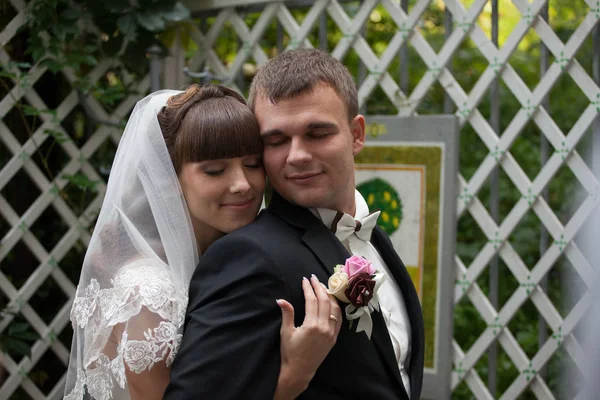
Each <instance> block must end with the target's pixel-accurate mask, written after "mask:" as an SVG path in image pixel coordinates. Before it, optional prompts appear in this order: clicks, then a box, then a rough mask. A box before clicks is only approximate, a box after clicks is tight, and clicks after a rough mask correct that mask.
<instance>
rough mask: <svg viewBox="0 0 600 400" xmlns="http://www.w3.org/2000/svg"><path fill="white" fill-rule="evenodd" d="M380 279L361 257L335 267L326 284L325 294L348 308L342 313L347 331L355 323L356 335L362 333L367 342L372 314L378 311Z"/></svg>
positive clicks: (370, 265) (371, 325)
mask: <svg viewBox="0 0 600 400" xmlns="http://www.w3.org/2000/svg"><path fill="white" fill-rule="evenodd" d="M382 280H383V275H382V274H378V273H377V270H376V269H375V267H373V265H372V264H371V262H370V261H369V260H367V259H365V258H363V257H360V256H352V257H350V258H349V259H347V260H346V263H345V264H344V265H339V264H338V265H336V266H335V268H334V273H333V275H331V276H330V277H329V281H328V282H327V291H328V292H329V293H330V294H332V295H334V296H335V297H336V298H337V299H338V300H340V301H342V302H344V303H346V304H348V305H347V306H346V309H345V313H346V318H347V319H348V321H350V328H352V325H353V323H354V321H355V320H358V324H357V326H356V332H362V331H364V332H365V333H366V334H367V337H368V338H369V340H370V339H371V332H372V331H373V321H372V320H371V313H372V312H373V311H374V310H377V311H379V299H378V298H377V290H378V289H379V287H380V286H381V282H382Z"/></svg>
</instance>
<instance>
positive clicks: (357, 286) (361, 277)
mask: <svg viewBox="0 0 600 400" xmlns="http://www.w3.org/2000/svg"><path fill="white" fill-rule="evenodd" d="M374 290H375V281H374V280H373V279H372V278H371V275H370V274H368V273H366V272H362V273H359V274H356V275H354V276H353V277H352V278H350V280H349V281H348V288H347V289H346V291H345V292H344V294H345V295H346V297H348V300H350V303H351V304H352V305H353V306H354V307H356V308H360V307H365V306H366V305H367V304H369V301H370V300H371V299H372V298H373V291H374Z"/></svg>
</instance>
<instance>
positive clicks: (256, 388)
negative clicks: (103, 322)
mask: <svg viewBox="0 0 600 400" xmlns="http://www.w3.org/2000/svg"><path fill="white" fill-rule="evenodd" d="M371 243H373V245H374V246H375V247H376V248H377V250H378V251H379V253H380V254H381V256H382V258H383V260H384V261H385V263H386V264H387V265H388V267H389V269H390V271H391V273H392V275H393V278H394V279H395V280H396V282H397V283H398V286H399V288H400V290H401V292H402V295H403V296H404V301H405V303H406V307H407V311H408V315H409V318H410V324H411V330H412V347H411V358H410V368H409V375H410V382H411V397H410V400H416V399H418V398H419V397H420V394H421V385H422V380H423V356H424V331H423V329H424V328H423V318H422V314H421V307H420V304H419V300H418V298H417V294H416V291H415V289H414V287H413V285H412V282H411V280H410V277H409V275H408V272H407V271H406V268H405V267H404V265H403V263H402V261H401V260H400V258H399V257H398V255H397V254H396V252H395V251H394V249H393V247H392V243H391V242H390V240H389V238H388V237H387V235H386V234H385V233H384V232H383V231H382V230H381V229H380V228H378V227H377V228H376V229H375V230H374V232H373V236H372V238H371ZM348 257H350V254H349V253H348V252H347V251H346V249H345V248H344V246H343V245H342V244H341V243H340V241H339V240H337V238H336V237H335V235H334V234H333V233H332V232H331V231H330V230H329V229H328V228H327V227H325V226H324V225H323V223H322V222H321V221H319V220H318V219H317V218H316V217H315V216H314V215H313V214H312V213H311V212H310V211H308V210H307V209H305V208H301V207H297V206H295V205H292V204H290V203H289V202H287V201H285V200H284V199H283V198H281V197H280V196H279V195H278V194H277V193H274V194H273V199H272V201H271V204H270V206H269V208H268V209H267V210H265V211H263V212H261V213H260V215H259V216H258V218H257V220H256V221H255V222H254V223H252V224H250V225H248V226H246V227H243V228H241V229H239V230H237V231H235V232H233V233H231V234H229V235H227V236H225V237H223V238H222V239H219V240H218V241H216V242H215V243H214V244H213V245H212V246H210V248H209V249H208V251H207V252H206V253H205V254H204V255H203V257H202V260H201V261H200V264H199V265H198V268H197V269H196V271H195V273H194V276H193V278H192V281H191V284H190V291H189V305H188V311H187V316H186V322H185V330H184V335H183V341H182V344H181V348H180V350H179V353H178V355H177V356H176V357H175V361H174V363H173V366H172V369H171V381H170V383H169V386H168V388H167V390H166V392H165V398H166V399H187V398H190V399H192V398H193V399H204V398H211V399H217V400H225V399H236V400H238V399H272V398H273V394H274V392H275V387H276V386H277V379H278V376H279V368H280V351H279V346H280V336H279V329H280V327H281V311H280V309H279V307H278V306H277V304H276V302H275V300H276V299H280V298H283V299H286V300H288V301H290V302H291V303H292V305H293V306H294V309H295V311H296V312H295V319H296V321H295V322H296V325H301V324H302V321H303V319H304V295H303V292H302V285H301V281H302V277H309V276H310V275H311V274H315V275H316V276H317V277H318V278H319V280H320V281H321V282H327V280H328V278H329V276H330V275H331V274H332V273H333V268H334V266H335V265H336V264H343V263H344V262H345V260H346V259H347V258H348ZM341 306H342V309H343V307H344V305H341ZM372 318H373V333H372V336H371V340H369V339H368V338H367V336H366V334H365V333H364V332H361V333H357V332H356V331H355V329H348V323H347V321H346V320H345V319H344V323H343V325H342V329H341V330H340V333H339V335H338V338H337V343H336V345H335V346H334V348H333V349H332V350H331V352H330V353H329V354H328V356H327V357H326V358H325V360H324V361H323V363H322V364H321V366H320V367H319V369H318V370H317V373H316V374H315V376H314V378H313V379H312V381H311V383H310V385H309V387H308V389H307V390H306V391H305V392H304V393H303V394H302V395H301V396H300V397H299V398H300V399H340V400H341V399H382V400H385V399H402V400H409V399H408V396H407V394H406V391H405V390H404V387H403V384H402V380H401V378H400V372H399V371H398V366H397V363H396V360H395V356H394V350H393V347H392V343H391V341H390V338H389V334H388V331H387V328H386V325H385V322H384V320H383V317H382V316H381V314H380V313H379V312H376V311H375V312H374V313H373V314H372Z"/></svg>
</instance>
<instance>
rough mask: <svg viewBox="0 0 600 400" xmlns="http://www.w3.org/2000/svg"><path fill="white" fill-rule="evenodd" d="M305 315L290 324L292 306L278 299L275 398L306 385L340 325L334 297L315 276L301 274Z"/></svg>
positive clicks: (287, 396) (293, 394) (296, 393)
mask: <svg viewBox="0 0 600 400" xmlns="http://www.w3.org/2000/svg"><path fill="white" fill-rule="evenodd" d="M302 289H303V291H304V299H305V304H306V305H305V310H306V315H305V317H304V322H303V323H302V325H301V326H299V327H295V326H294V307H293V306H292V305H291V304H290V303H288V302H287V301H285V300H278V301H277V304H279V307H281V312H282V322H281V370H280V373H279V381H278V383H277V389H276V391H275V399H276V400H283V399H286V400H287V399H294V398H296V397H297V396H299V395H300V394H301V393H302V392H303V391H304V390H306V388H307V387H308V384H309V382H310V380H311V379H312V378H313V376H314V375H315V373H316V371H317V368H318V367H319V366H320V365H321V363H322V362H323V360H324V359H325V357H326V356H327V354H329V351H330V350H331V348H332V347H333V345H334V344H335V341H336V339H337V335H338V332H339V331H340V327H341V325H342V311H341V309H340V306H339V305H338V302H337V300H336V299H335V298H334V297H333V296H331V295H329V294H328V293H327V289H326V288H325V286H324V285H323V284H321V283H320V282H319V280H318V279H317V277H315V276H314V275H313V277H312V278H310V280H309V279H306V278H304V279H303V281H302Z"/></svg>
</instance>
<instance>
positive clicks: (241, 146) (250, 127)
mask: <svg viewBox="0 0 600 400" xmlns="http://www.w3.org/2000/svg"><path fill="white" fill-rule="evenodd" d="M180 139H181V143H180V146H178V147H179V149H180V150H181V151H182V153H181V160H182V161H183V163H186V162H199V161H205V160H217V159H223V158H236V157H243V156H247V155H252V154H262V150H263V145H262V140H261V137H260V129H259V126H258V122H257V120H256V117H254V114H252V111H250V109H249V108H248V107H247V106H245V105H244V104H241V103H240V102H239V101H237V100H235V99H233V98H231V97H221V98H213V99H207V100H205V101H203V102H201V103H199V104H198V105H197V106H196V107H194V108H193V109H190V110H189V111H188V113H187V115H186V117H185V118H184V120H183V121H182V130H181V137H180Z"/></svg>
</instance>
